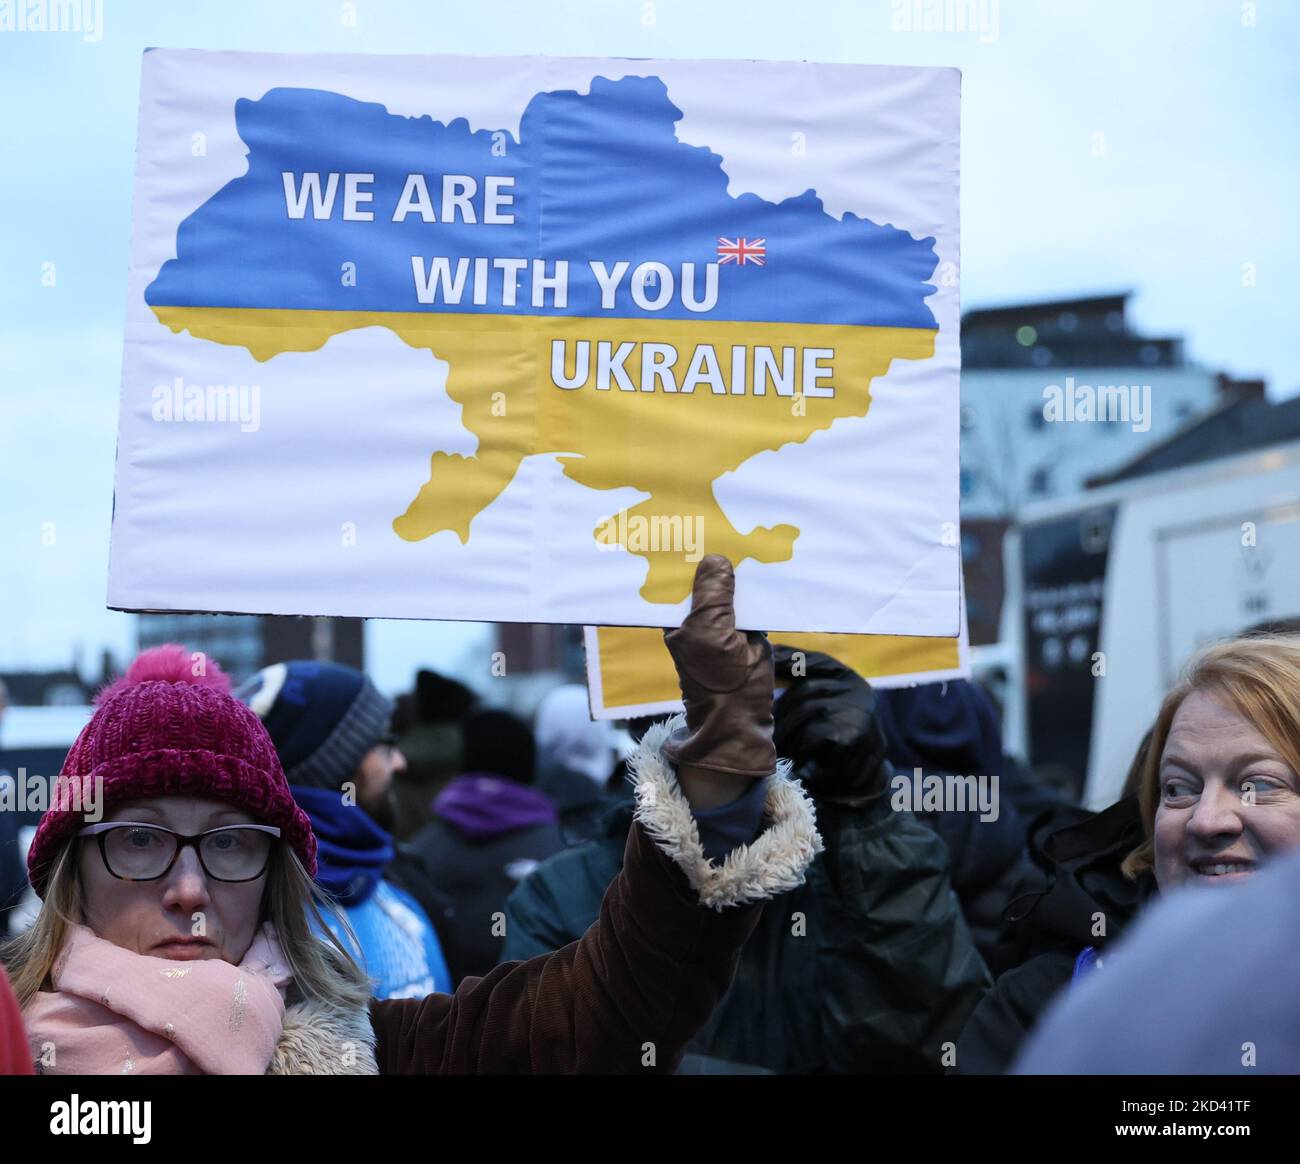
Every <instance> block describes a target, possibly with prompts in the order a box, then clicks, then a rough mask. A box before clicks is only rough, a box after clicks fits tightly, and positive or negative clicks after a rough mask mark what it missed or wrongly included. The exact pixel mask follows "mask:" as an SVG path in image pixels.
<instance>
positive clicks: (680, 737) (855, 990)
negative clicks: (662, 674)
mask: <svg viewBox="0 0 1300 1164" xmlns="http://www.w3.org/2000/svg"><path fill="white" fill-rule="evenodd" d="M733 587H734V577H733V574H732V571H731V568H730V565H729V563H727V562H726V560H725V559H721V558H717V557H709V558H706V559H705V560H704V562H702V563H701V566H700V569H699V572H698V574H697V577H696V584H695V591H694V594H693V598H692V608H691V613H690V615H689V616H688V617H687V619H686V621H685V622H684V623H683V625H682V626H681V628H679V629H678V630H675V631H672V632H669V633H667V634H666V636H665V637H666V641H667V644H668V647H669V650H670V651H671V653H672V655H673V659H674V662H675V663H676V666H677V671H678V677H679V682H680V685H681V689H682V695H683V702H684V705H685V713H684V715H678V716H674V717H667V716H666V717H660V718H657V719H650V720H644V721H635V722H632V723H630V724H628V725H627V731H626V734H624V733H622V732H616V731H615V729H614V728H613V726H612V725H609V724H607V723H601V722H595V721H593V720H592V718H591V716H590V714H589V712H588V706H587V694H586V690H585V688H583V687H581V686H574V685H568V686H561V687H558V688H556V689H554V690H552V691H551V692H550V693H549V694H547V695H546V697H545V698H544V699H543V700H542V701H541V703H540V704H539V706H538V707H537V709H536V712H535V714H534V716H533V717H532V719H531V722H529V721H528V720H525V719H524V718H521V717H520V716H518V715H515V714H513V713H511V712H509V711H506V710H503V709H502V708H499V707H493V706H490V705H489V704H488V702H487V701H484V700H482V699H480V698H479V697H477V696H476V695H475V694H474V693H473V692H472V691H471V690H469V689H468V688H467V687H465V686H463V685H461V684H459V683H457V682H456V681H455V680H453V679H450V678H447V677H445V676H442V675H440V674H438V673H437V672H436V671H434V670H428V671H423V672H421V673H420V675H419V676H418V677H417V681H416V684H415V688H414V690H413V691H412V692H411V694H410V695H408V696H404V697H402V698H400V699H398V700H396V701H390V700H389V699H387V698H386V697H385V696H384V695H383V694H381V693H380V691H379V690H378V689H377V688H376V687H375V685H374V684H373V683H372V682H371V681H370V679H368V678H367V677H366V676H365V675H364V674H362V673H360V672H358V671H356V670H353V669H352V668H349V667H345V666H342V665H340V664H336V663H322V662H307V661H292V662H287V663H277V664H275V665H273V666H270V667H267V668H265V669H264V670H262V671H261V672H259V673H258V674H257V675H255V676H254V677H253V678H252V679H250V680H249V681H248V682H247V683H245V684H243V685H242V686H240V687H238V688H233V689H232V686H231V684H230V683H229V681H228V680H227V678H226V677H225V676H224V674H222V672H221V670H220V668H219V666H217V665H216V664H215V663H214V662H213V661H205V665H203V666H201V667H197V668H196V667H195V665H194V659H195V656H194V655H192V653H191V652H189V651H188V650H186V649H185V648H183V647H182V646H179V645H174V646H169V647H164V648H158V649H155V650H152V651H148V652H145V653H144V654H142V655H141V656H140V657H139V658H138V659H137V660H136V661H135V662H134V663H133V664H132V665H131V667H130V668H129V669H128V671H127V673H126V674H125V675H124V676H123V677H122V678H121V679H119V680H118V681H117V682H115V683H114V684H113V685H111V686H110V687H109V688H107V689H106V690H105V691H104V692H103V693H102V694H101V695H100V697H99V699H98V701H97V705H96V709H95V712H94V715H93V717H92V719H91V721H90V723H89V724H88V726H87V727H86V728H85V730H84V731H83V732H82V733H81V735H80V736H79V737H78V739H77V741H76V743H75V744H74V745H73V747H72V749H71V751H70V752H69V754H68V757H67V760H66V762H65V764H64V766H63V772H62V774H61V776H60V777H59V780H60V782H61V783H62V784H63V785H65V786H66V785H68V784H69V783H72V784H75V785H76V786H77V787H78V788H80V789H82V790H83V791H89V790H91V789H96V790H98V791H97V792H96V795H97V796H98V797H99V802H98V803H99V806H100V808H101V810H102V811H101V813H99V814H98V815H97V816H96V817H95V818H94V823H90V821H91V819H92V818H91V817H89V816H88V814H87V813H86V812H85V811H84V807H85V806H84V805H80V806H78V807H79V808H80V809H81V811H78V807H69V806H68V804H67V803H66V798H65V802H60V800H59V799H58V798H57V797H56V798H54V800H53V802H52V805H51V807H50V809H49V810H48V811H47V812H46V813H45V815H44V817H43V818H42V820H41V822H40V825H39V827H38V829H37V833H36V837H35V839H34V840H33V842H32V844H31V847H30V851H29V853H28V856H27V871H28V875H29V879H30V885H31V888H32V889H34V890H35V892H36V894H37V895H38V896H39V898H40V901H41V906H40V909H39V911H38V912H36V915H35V918H34V920H33V921H32V922H31V924H30V925H28V926H26V928H21V929H19V930H18V932H15V933H13V934H11V935H10V936H9V939H8V941H7V942H6V943H5V944H4V945H3V947H0V963H3V967H4V974H3V976H0V1036H2V1037H0V1070H4V1071H9V1072H18V1071H33V1070H34V1071H36V1072H38V1073H48V1074H74V1075H76V1074H99V1073H114V1074H116V1073H120V1072H122V1071H134V1072H136V1073H151V1072H155V1073H253V1074H262V1073H270V1074H353V1073H361V1074H366V1073H371V1074H374V1073H380V1074H383V1073H411V1072H414V1073H435V1072H511V1073H522V1072H574V1071H576V1072H614V1071H618V1072H633V1073H635V1072H646V1071H658V1072H663V1071H676V1072H678V1073H736V1074H748V1073H779V1074H796V1073H798V1074H804V1073H811V1074H817V1073H842V1072H851V1073H910V1074H927V1073H930V1074H940V1073H949V1074H987V1073H1006V1072H1011V1071H1017V1070H1018V1071H1026V1072H1040V1071H1046V1072H1058V1071H1067V1072H1068V1071H1097V1072H1114V1073H1124V1072H1126V1071H1139V1070H1158V1071H1178V1070H1183V1069H1186V1070H1194V1071H1207V1072H1210V1071H1213V1072H1216V1073H1223V1072H1229V1071H1233V1070H1256V1071H1260V1072H1266V1071H1276V1070H1295V1069H1296V1066H1297V1063H1300V1007H1297V1006H1296V1005H1295V1002H1294V1000H1295V993H1294V991H1293V990H1292V989H1291V988H1290V987H1289V986H1287V985H1285V983H1286V980H1287V979H1286V977H1284V975H1285V973H1286V971H1287V970H1289V965H1284V964H1283V962H1282V960H1283V959H1284V958H1286V956H1287V955H1288V954H1289V953H1290V952H1291V951H1292V950H1293V949H1294V943H1293V942H1291V941H1290V938H1291V937H1293V936H1294V935H1295V933H1296V932H1297V931H1296V927H1295V926H1294V925H1290V924H1289V923H1288V926H1286V927H1283V929H1282V931H1281V937H1279V930H1278V927H1276V926H1275V925H1273V924H1272V922H1271V919H1270V915H1269V912H1268V911H1269V908H1270V905H1276V903H1277V902H1278V901H1280V900H1283V895H1284V894H1285V893H1286V892H1287V891H1288V889H1289V885H1290V881H1291V880H1294V879H1296V877H1297V876H1300V853H1297V854H1296V856H1295V859H1294V860H1292V861H1287V860H1278V858H1282V857H1285V856H1286V855H1287V854H1288V851H1289V850H1293V849H1294V850H1300V635H1297V634H1296V633H1294V631H1295V628H1282V629H1281V630H1279V629H1277V628H1274V629H1273V630H1272V631H1271V632H1270V633H1262V634H1249V635H1243V636H1241V637H1237V638H1233V639H1229V640H1226V641H1223V642H1219V643H1216V644H1214V645H1212V646H1210V647H1208V648H1206V649H1204V650H1203V651H1201V652H1199V653H1198V654H1197V655H1196V656H1195V657H1194V658H1193V659H1191V660H1189V661H1188V665H1187V667H1186V670H1185V674H1184V677H1183V679H1182V680H1181V681H1180V682H1179V684H1178V685H1177V686H1176V687H1174V688H1173V689H1172V690H1171V691H1170V692H1169V693H1168V695H1167V697H1166V698H1165V700H1164V702H1163V704H1162V706H1161V707H1160V708H1159V711H1158V714H1157V715H1156V717H1155V720H1154V722H1153V724H1152V726H1151V730H1150V731H1149V732H1148V734H1147V736H1146V738H1145V739H1144V740H1143V741H1142V742H1141V745H1140V747H1139V748H1138V749H1137V751H1136V754H1135V756H1134V759H1133V765H1132V769H1131V771H1130V773H1129V778H1128V782H1127V784H1126V786H1125V789H1124V794H1123V795H1122V797H1121V798H1120V799H1119V800H1118V801H1117V802H1116V803H1115V804H1113V805H1111V806H1109V807H1107V808H1105V809H1104V810H1102V811H1099V812H1093V811H1088V810H1085V809H1084V808H1082V807H1080V806H1079V805H1077V804H1075V803H1073V802H1071V801H1070V800H1067V799H1066V798H1065V797H1064V796H1063V795H1062V793H1061V792H1060V790H1059V789H1056V788H1053V787H1049V786H1047V785H1046V784H1045V783H1043V782H1042V781H1040V780H1039V779H1037V778H1036V776H1035V774H1034V773H1033V772H1032V771H1029V770H1026V769H1025V768H1024V767H1023V766H1021V765H1020V764H1018V763H1017V762H1016V761H1015V760H1014V759H1013V758H1012V757H1010V756H1008V755H1007V754H1006V753H1005V751H1004V748H1003V745H1002V738H1001V731H1000V727H999V715H998V713H997V710H996V708H995V707H994V705H993V703H992V701H991V700H990V698H989V697H988V695H987V694H985V692H984V691H983V690H982V689H981V688H980V686H979V685H977V684H976V683H973V682H969V681H949V682H946V683H934V684H926V685H921V686H917V687H910V688H896V689H889V690H886V689H873V688H872V686H871V685H870V684H868V683H867V682H866V681H865V680H863V679H862V678H861V677H860V676H858V675H857V674H856V673H855V672H853V671H852V670H850V669H849V668H848V667H846V666H844V665H843V664H841V663H840V662H838V661H837V660H836V659H834V658H832V657H830V656H828V655H820V654H817V653H813V652H800V651H794V650H792V649H790V648H789V647H786V646H783V645H781V644H780V643H779V642H778V643H776V644H775V645H773V644H771V643H769V642H768V640H767V638H766V637H765V636H763V635H760V634H756V633H753V632H748V633H746V632H742V631H739V630H737V629H736V627H735V624H734V613H733V601H732V598H733V593H732V592H733ZM935 775H941V776H943V775H951V776H954V777H962V778H966V777H975V778H977V779H984V780H992V782H993V786H994V787H995V788H996V789H997V792H998V796H999V803H998V804H997V805H996V811H993V812H983V813H981V812H978V811H976V810H975V806H973V805H960V806H955V805H952V804H945V803H936V804H929V803H928V802H923V798H922V797H920V796H916V797H912V796H909V795H907V794H906V792H907V787H908V782H909V781H920V780H922V779H924V778H926V777H933V776H935ZM900 787H901V788H902V790H903V794H902V795H900V792H899V789H900ZM1274 865H1276V868H1273V866H1274ZM1239 883H1241V884H1239ZM1234 886H1237V887H1236V888H1234ZM1234 902H1241V903H1242V907H1241V908H1240V909H1238V908H1237V907H1236V905H1235V904H1233V903H1234ZM1274 980H1277V981H1274ZM1174 981H1178V982H1179V983H1180V984H1181V985H1180V987H1179V990H1178V992H1177V999H1176V1003H1177V1012H1176V1013H1177V1016H1178V1020H1179V1021H1174V1020H1171V1018H1170V1014H1171V1012H1170V1010H1169V1008H1168V1007H1167V1006H1162V1005H1161V1002H1162V1000H1163V998H1164V997H1165V995H1164V991H1165V986H1164V985H1163V984H1164V983H1172V982H1174ZM1266 983H1268V984H1269V985H1267V986H1266V985H1265V984H1266ZM1139 999H1142V1000H1145V1004H1144V1005H1138V1000H1139ZM1189 1027H1190V1029H1189Z"/></svg>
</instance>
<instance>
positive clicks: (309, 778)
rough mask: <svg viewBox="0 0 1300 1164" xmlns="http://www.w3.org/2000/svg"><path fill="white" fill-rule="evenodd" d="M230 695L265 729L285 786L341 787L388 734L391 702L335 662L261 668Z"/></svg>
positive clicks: (356, 673)
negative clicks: (245, 707) (239, 701)
mask: <svg viewBox="0 0 1300 1164" xmlns="http://www.w3.org/2000/svg"><path fill="white" fill-rule="evenodd" d="M235 694H236V695H237V696H238V697H239V698H240V699H242V700H243V701H244V702H245V703H246V704H248V706H249V707H251V708H252V709H253V711H255V712H256V713H257V715H258V717H259V718H260V719H261V721H262V723H263V724H264V725H265V727H266V730H267V732H268V734H269V735H270V737H271V740H272V742H273V743H274V744H275V750H276V752H278V753H279V756H280V763H281V764H282V765H284V774H285V775H286V776H287V777H288V778H289V783H290V784H301V785H307V786H309V787H313V788H341V787H342V786H343V783H344V781H346V780H351V779H352V777H353V776H354V775H355V774H356V771H357V768H358V767H360V765H361V760H362V758H363V757H364V756H365V754H366V753H367V752H368V751H370V749H371V748H373V747H374V746H375V745H376V744H378V743H379V742H380V741H381V740H382V739H383V737H384V735H385V734H386V733H387V731H388V725H389V722H390V720H391V718H392V714H393V704H392V701H391V700H389V699H388V698H387V697H386V696H384V695H381V694H380V692H379V690H378V689H377V688H376V687H375V685H374V684H373V683H371V682H370V680H369V679H367V678H366V676H365V675H363V674H362V673H361V672H360V671H358V670H356V669H355V668H352V667H345V666H344V665H343V664H341V663H311V662H307V661H306V660H296V661H294V662H291V663H275V664H273V665H272V666H270V667H264V668H263V669H262V670H261V671H259V672H258V673H257V674H256V675H254V676H253V677H252V678H251V679H249V680H248V682H246V683H245V684H244V685H243V686H242V687H240V688H239V690H238V691H236V692H235Z"/></svg>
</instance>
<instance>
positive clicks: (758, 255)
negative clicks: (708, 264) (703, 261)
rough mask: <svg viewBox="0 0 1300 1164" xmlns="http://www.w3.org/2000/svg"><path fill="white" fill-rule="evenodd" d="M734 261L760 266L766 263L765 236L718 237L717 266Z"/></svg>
mask: <svg viewBox="0 0 1300 1164" xmlns="http://www.w3.org/2000/svg"><path fill="white" fill-rule="evenodd" d="M726 263H736V264H737V265H739V266H742V267H743V266H744V265H745V264H746V263H756V264H757V265H758V266H760V267H764V266H766V265H767V239H765V238H720V239H718V266H720V267H721V266H723V265H725V264H726Z"/></svg>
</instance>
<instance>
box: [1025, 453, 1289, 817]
mask: <svg viewBox="0 0 1300 1164" xmlns="http://www.w3.org/2000/svg"><path fill="white" fill-rule="evenodd" d="M1005 553H1006V578H1007V593H1006V597H1005V602H1004V606H1003V611H1002V622H1001V639H1002V644H1003V646H1004V648H1009V654H1010V656H1011V657H1012V658H1013V659H1014V660H1016V663H1015V668H1016V670H1017V672H1018V674H1016V675H1015V676H1013V679H1012V682H1011V683H1010V684H1009V692H1010V694H1011V698H1009V699H1008V700H1007V701H1006V715H1005V722H1004V731H1005V733H1006V747H1007V750H1008V751H1010V752H1012V753H1013V754H1016V755H1019V756H1021V757H1022V758H1025V759H1027V760H1028V761H1029V762H1030V763H1031V764H1032V765H1034V767H1036V768H1038V767H1041V766H1045V765H1050V766H1052V767H1053V768H1055V769H1056V772H1057V775H1058V777H1061V778H1063V781H1062V782H1063V783H1066V784H1067V785H1069V786H1071V787H1072V788H1073V790H1074V791H1075V792H1076V793H1077V795H1078V797H1079V799H1080V800H1081V802H1082V803H1083V804H1085V805H1086V806H1087V807H1089V808H1104V807H1105V806H1107V805H1108V804H1111V803H1113V802H1114V801H1115V799H1116V798H1117V797H1118V795H1119V793H1120V789H1121V788H1122V787H1123V784H1124V779H1125V777H1126V775H1127V773H1128V769H1129V766H1130V764H1131V762H1132V760H1133V755H1134V752H1135V751H1136V749H1137V747H1138V744H1139V743H1140V742H1141V740H1142V737H1143V735H1144V734H1145V733H1146V731H1147V729H1148V728H1149V727H1150V726H1151V724H1152V723H1153V722H1154V720H1155V716H1156V712H1157V711H1158V709H1159V706H1160V700H1161V698H1162V697H1163V695H1164V693H1165V692H1166V691H1167V690H1168V689H1169V687H1170V686H1171V685H1172V684H1173V683H1174V681H1175V679H1176V677H1177V675H1178V672H1179V669H1180V668H1181V666H1182V664H1183V663H1184V662H1185V661H1186V660H1187V658H1188V656H1189V655H1191V654H1192V652H1193V651H1195V650H1196V649H1197V648H1198V647H1200V646H1203V645H1204V644H1205V643H1208V642H1211V641H1213V640H1215V639H1218V638H1222V637H1225V636H1229V635H1233V634H1237V633H1240V632H1241V631H1243V630H1245V629H1247V628H1250V627H1254V626H1257V625H1258V624H1260V623H1264V622H1272V621H1280V620H1284V619H1291V618H1300V441H1293V442H1289V443H1286V444H1280V445H1274V446H1272V447H1270V448H1266V449H1259V450H1255V451H1252V452H1249V453H1243V454H1240V455H1238V456H1234V457H1230V458H1224V459H1222V460H1216V461H1209V462H1203V463H1201V464H1197V465H1189V466H1186V467H1184V468H1180V469H1172V470H1168V471H1166V472H1163V473H1156V474H1152V475H1150V476H1146V477H1139V478H1134V479H1132V480H1128V481H1123V482H1118V483H1116V484H1114V485H1107V486H1104V487H1102V488H1099V489H1095V490H1089V491H1087V492H1086V493H1082V494H1077V495H1075V496H1073V497H1069V498H1062V499H1060V500H1057V501H1052V502H1043V503H1041V504H1038V505H1033V506H1027V507H1026V508H1025V509H1024V510H1023V512H1022V514H1021V520H1020V522H1019V525H1018V526H1017V527H1016V528H1014V529H1013V530H1012V531H1010V532H1009V533H1008V535H1007V540H1006V543H1005Z"/></svg>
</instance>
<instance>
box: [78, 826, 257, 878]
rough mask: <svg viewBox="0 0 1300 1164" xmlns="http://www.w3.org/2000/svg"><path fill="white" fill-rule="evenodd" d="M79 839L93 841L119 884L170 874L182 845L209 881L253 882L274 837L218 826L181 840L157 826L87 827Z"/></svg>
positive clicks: (248, 828)
mask: <svg viewBox="0 0 1300 1164" xmlns="http://www.w3.org/2000/svg"><path fill="white" fill-rule="evenodd" d="M77 836H79V837H98V838H99V853H100V856H101V857H103V859H104V868H105V869H107V870H108V871H109V872H110V873H111V874H112V875H113V876H114V877H116V878H117V879H118V880H119V881H157V880H158V879H159V878H160V877H165V876H166V875H167V874H168V872H170V870H171V867H172V866H173V865H174V864H176V858H177V857H178V856H179V855H180V851H181V850H182V849H183V848H184V847H185V846H186V845H193V846H194V849H195V852H197V853H198V855H199V864H200V865H202V866H203V872H205V873H206V874H207V875H208V876H209V877H211V878H212V879H213V880H214V881H256V880H257V878H259V877H261V876H262V874H263V873H265V872H266V866H267V862H268V861H269V860H270V856H271V845H272V843H273V842H274V841H275V840H276V839H277V838H278V837H279V836H280V830H279V829H278V828H275V827H273V826H272V825H223V826H222V827H221V828H216V829H209V830H208V831H207V832H205V833H194V834H192V835H189V836H187V835H186V834H184V833H178V832H176V831H174V830H173V829H168V828H163V827H162V826H161V825H150V824H138V823H136V822H134V821H111V822H108V823H105V824H95V825H87V826H86V827H85V828H84V829H81V830H79V831H78V833H77Z"/></svg>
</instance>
